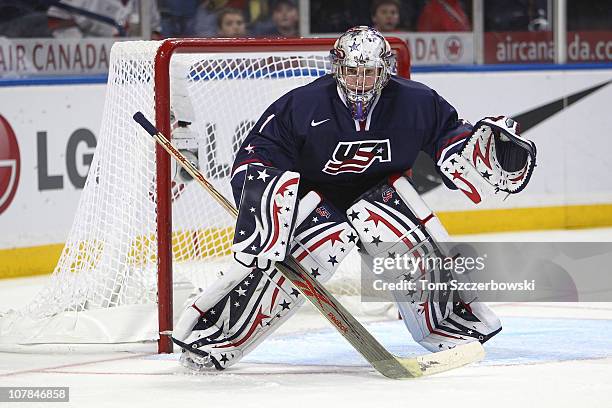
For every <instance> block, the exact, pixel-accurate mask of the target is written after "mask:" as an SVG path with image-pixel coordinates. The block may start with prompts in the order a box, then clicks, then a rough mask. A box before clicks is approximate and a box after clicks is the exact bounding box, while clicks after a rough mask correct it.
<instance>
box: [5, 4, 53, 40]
mask: <svg viewBox="0 0 612 408" xmlns="http://www.w3.org/2000/svg"><path fill="white" fill-rule="evenodd" d="M44 3H45V2H41V1H37V0H0V37H11V38H37V37H50V36H51V31H50V30H49V27H48V26H47V9H48V8H49V6H48V5H45V4H44Z"/></svg>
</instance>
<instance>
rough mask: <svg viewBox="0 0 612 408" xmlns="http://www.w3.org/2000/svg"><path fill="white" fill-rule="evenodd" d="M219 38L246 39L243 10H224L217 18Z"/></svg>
mask: <svg viewBox="0 0 612 408" xmlns="http://www.w3.org/2000/svg"><path fill="white" fill-rule="evenodd" d="M217 28H218V32H217V34H218V36H219V37H225V38H234V37H245V36H246V22H245V21H244V13H243V12H242V10H239V9H235V8H224V9H222V10H220V11H219V14H218V16H217Z"/></svg>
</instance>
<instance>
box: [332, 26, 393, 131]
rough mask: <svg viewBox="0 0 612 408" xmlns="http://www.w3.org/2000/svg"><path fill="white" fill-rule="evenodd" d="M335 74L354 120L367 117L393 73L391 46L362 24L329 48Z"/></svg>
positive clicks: (374, 31)
mask: <svg viewBox="0 0 612 408" xmlns="http://www.w3.org/2000/svg"><path fill="white" fill-rule="evenodd" d="M330 54H331V63H332V73H333V75H334V77H335V78H336V82H337V83H338V88H339V89H340V91H341V92H342V93H343V94H344V97H345V98H346V101H347V103H348V104H349V107H350V109H351V114H352V115H353V118H354V119H355V120H360V121H361V120H365V118H366V117H367V114H368V111H369V109H370V107H371V104H372V102H373V101H374V99H376V97H377V96H378V95H379V94H380V92H381V91H382V89H383V87H384V86H385V85H386V84H387V82H388V81H389V76H390V75H391V73H390V71H391V57H392V53H391V46H390V45H389V43H388V42H387V40H385V38H384V37H383V36H382V35H381V34H380V33H379V32H378V31H376V30H375V29H373V28H370V27H366V26H359V27H354V28H351V29H350V30H348V31H347V32H346V33H344V34H342V35H341V36H340V38H338V40H337V41H336V43H335V44H334V48H333V49H332V50H331V51H330Z"/></svg>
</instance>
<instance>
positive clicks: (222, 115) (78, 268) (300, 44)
mask: <svg viewBox="0 0 612 408" xmlns="http://www.w3.org/2000/svg"><path fill="white" fill-rule="evenodd" d="M333 41H334V40H332V39H294V40H252V39H244V40H167V41H165V42H155V41H131V42H120V43H117V44H115V45H114V46H113V48H112V52H111V62H110V70H109V77H108V84H107V90H106V100H105V106H104V112H103V118H102V127H101V130H100V133H99V138H98V144H97V148H96V152H95V155H94V158H93V162H92V164H91V167H90V171H89V175H88V178H87V182H86V184H85V187H84V189H83V192H82V195H81V200H80V203H79V206H78V210H77V213H76V217H75V220H74V224H73V226H72V229H71V231H70V233H69V236H68V239H67V241H66V245H65V247H64V250H63V252H62V255H61V258H60V260H59V262H58V264H57V266H56V268H55V270H54V272H53V274H52V276H51V278H50V282H49V284H48V286H46V288H45V289H44V290H43V291H42V292H41V293H39V294H38V295H37V296H36V298H35V299H34V300H33V301H32V302H31V303H30V304H29V305H28V306H27V307H26V308H25V309H23V310H19V311H12V312H11V313H9V314H8V315H5V316H3V317H2V318H0V339H1V340H0V343H15V344H36V343H126V342H141V341H155V340H158V339H160V335H159V334H160V331H163V330H168V329H170V328H171V324H172V323H171V321H170V322H168V321H165V320H168V319H172V309H173V306H172V305H173V302H172V299H173V297H174V309H175V313H174V314H175V315H178V313H180V310H181V309H182V308H183V303H184V300H185V299H186V297H187V296H188V295H189V294H190V293H192V292H193V290H194V288H196V289H197V288H206V286H208V284H209V283H210V282H211V281H212V280H214V279H217V277H218V273H219V272H220V271H223V270H224V268H226V267H227V265H228V262H229V259H230V257H228V255H229V254H230V246H231V241H232V237H233V225H234V220H233V219H232V218H231V217H230V216H229V215H228V214H226V213H225V211H224V210H223V209H222V208H221V207H220V206H219V205H218V204H216V203H215V202H214V201H213V199H212V198H211V197H210V196H209V195H208V193H207V192H206V191H204V190H203V189H202V188H201V187H200V186H199V185H198V184H197V183H195V182H183V181H181V179H180V178H178V177H177V176H174V177H173V175H174V174H175V173H176V170H175V169H173V168H170V167H171V164H170V161H169V158H168V157H167V156H166V155H164V154H160V153H159V152H157V153H156V146H155V143H154V141H153V140H152V139H151V138H150V137H146V135H145V134H144V133H143V132H142V130H141V129H140V128H139V126H138V125H137V124H136V123H134V121H133V120H132V115H133V114H134V113H135V112H137V111H142V112H143V113H144V114H145V116H147V117H148V118H150V119H155V120H156V123H157V127H158V128H159V129H160V130H161V131H162V133H165V134H166V135H168V134H170V130H171V129H173V128H175V127H176V126H177V122H178V121H187V122H190V123H191V124H190V125H189V129H190V130H191V131H192V132H193V133H194V134H195V135H196V140H197V147H196V148H195V149H193V145H192V146H191V147H192V151H194V152H197V156H198V160H199V166H200V169H201V171H202V172H203V173H204V175H205V176H206V177H207V178H208V179H209V180H211V181H212V183H213V184H214V185H215V187H216V188H217V189H218V190H219V191H220V192H221V193H222V194H224V195H226V196H227V197H228V198H230V199H231V190H230V185H229V177H230V171H231V165H232V162H233V158H234V155H235V153H236V151H237V149H238V148H239V146H240V144H241V142H242V140H243V139H244V137H245V136H246V135H247V133H248V132H249V130H250V129H251V127H252V126H253V125H254V123H255V122H256V121H257V119H258V118H259V116H260V115H261V114H262V113H263V111H264V110H265V109H266V108H267V107H268V106H269V104H270V103H271V102H273V101H274V100H275V99H277V98H278V97H280V96H281V95H283V94H284V93H285V92H287V91H288V90H290V89H292V88H295V87H297V86H301V85H305V84H307V83H309V82H311V81H313V80H314V79H316V78H318V77H320V76H322V75H324V74H326V73H328V72H329V71H330V68H331V67H330V64H329V61H328V53H329V49H330V48H331V47H332V45H333ZM391 43H392V44H393V48H394V49H395V51H396V57H397V58H396V61H397V69H398V70H399V71H400V74H403V76H407V75H408V73H409V67H408V56H407V51H406V48H405V45H404V44H403V43H401V42H400V41H399V40H397V41H393V40H392V41H391ZM307 108H308V107H305V109H307ZM231 201H233V200H231ZM170 248H171V249H170ZM358 271H359V260H358V257H357V256H356V255H353V256H349V257H348V260H347V261H346V262H344V264H343V265H342V266H341V269H340V270H339V271H338V272H337V273H336V275H335V276H334V278H333V279H332V281H330V282H329V284H328V285H326V286H327V287H329V288H331V290H332V292H333V293H334V294H336V295H345V296H347V295H348V296H353V297H354V296H358V295H359V276H358ZM158 316H159V318H158ZM168 316H169V317H168ZM163 337H164V336H162V340H160V350H161V351H168V350H169V342H167V339H165V340H166V343H165V344H162V341H163V340H164V339H163Z"/></svg>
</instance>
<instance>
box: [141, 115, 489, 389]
mask: <svg viewBox="0 0 612 408" xmlns="http://www.w3.org/2000/svg"><path fill="white" fill-rule="evenodd" d="M133 118H134V120H135V121H136V122H137V123H138V124H140V126H142V127H143V128H144V130H146V131H147V133H149V134H150V135H151V136H152V137H153V138H154V139H155V140H156V141H157V143H159V144H160V145H161V146H162V147H163V148H164V150H166V152H168V154H170V156H172V157H173V158H174V159H175V160H176V161H178V163H179V164H180V165H181V166H182V167H183V168H184V169H185V170H186V171H187V172H188V173H189V174H190V175H191V176H192V177H193V178H194V179H195V180H197V181H198V183H200V185H201V186H202V187H204V189H206V190H207V191H208V192H209V193H210V194H211V195H212V196H213V197H214V198H215V200H216V201H217V202H218V203H219V204H220V205H221V206H222V207H223V208H225V209H226V210H227V211H228V212H229V213H230V214H232V215H233V216H234V217H236V216H237V214H238V210H236V208H235V207H234V206H233V205H232V204H231V203H230V202H229V201H228V200H227V198H225V197H224V196H222V195H221V194H220V193H219V192H218V191H217V189H215V187H214V186H213V185H212V184H211V183H210V182H209V181H208V180H206V178H205V177H204V176H203V175H202V173H201V172H200V171H199V170H198V169H197V168H196V167H195V166H194V165H193V164H192V163H191V162H190V161H189V160H187V158H186V157H185V156H183V154H181V153H180V152H179V151H178V150H176V149H175V148H174V146H172V144H171V143H170V141H169V140H168V139H167V138H166V137H165V136H164V135H163V134H161V133H160V132H159V131H158V130H157V129H156V128H155V126H153V124H152V123H151V122H149V120H148V119H147V118H145V116H144V115H143V114H142V113H141V112H136V113H135V114H134V116H133ZM275 267H276V268H277V269H278V270H279V271H280V272H281V273H282V274H283V275H284V276H285V277H286V278H287V279H289V280H290V281H291V282H292V283H293V285H294V286H295V287H296V288H297V289H298V290H299V291H300V293H301V294H302V295H303V296H305V297H306V298H307V299H308V300H309V301H310V303H312V304H313V305H314V306H315V307H316V308H317V310H318V311H319V312H320V313H321V314H322V315H323V316H324V317H325V318H326V319H327V320H328V321H329V322H330V323H331V324H332V326H334V327H335V328H336V330H337V331H338V332H339V333H340V334H341V335H342V336H343V337H344V338H345V339H346V340H347V341H348V342H349V343H350V344H351V345H352V346H353V347H354V348H355V349H356V350H357V351H358V352H359V353H360V354H361V355H362V356H363V357H364V358H365V359H366V360H367V361H368V363H370V364H371V365H372V367H374V368H375V369H376V370H377V371H378V372H379V373H381V374H382V375H384V376H385V377H389V378H393V379H406V378H415V377H422V376H425V375H431V374H436V373H441V372H444V371H448V370H452V369H454V368H458V367H461V366H464V365H466V364H469V363H472V362H475V361H479V360H481V359H483V358H484V355H485V352H484V348H483V347H482V345H481V344H480V343H479V342H478V341H474V342H472V343H468V344H464V345H459V346H457V347H455V348H453V349H450V350H444V351H440V352H436V353H428V354H424V355H421V356H417V357H398V356H395V355H393V354H391V353H390V352H389V351H387V349H385V348H384V347H383V345H382V344H380V343H379V342H378V340H376V339H375V338H374V336H372V334H370V332H368V331H367V330H366V328H365V327H363V325H362V324H361V323H359V321H357V319H355V317H353V315H351V314H350V313H349V312H348V310H346V309H345V308H344V306H342V305H341V304H340V303H339V302H338V301H337V300H336V298H335V297H334V296H333V295H332V294H331V293H330V292H329V291H328V290H327V289H325V287H323V286H322V285H321V284H319V282H317V281H316V280H315V279H314V278H312V277H311V276H310V274H309V273H308V272H306V271H305V270H304V269H303V268H302V267H301V265H300V264H299V263H298V262H297V261H296V260H295V259H294V258H293V257H291V256H288V257H287V258H286V259H285V260H284V261H282V262H276V264H275Z"/></svg>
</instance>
